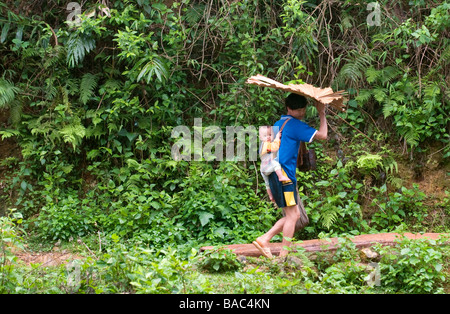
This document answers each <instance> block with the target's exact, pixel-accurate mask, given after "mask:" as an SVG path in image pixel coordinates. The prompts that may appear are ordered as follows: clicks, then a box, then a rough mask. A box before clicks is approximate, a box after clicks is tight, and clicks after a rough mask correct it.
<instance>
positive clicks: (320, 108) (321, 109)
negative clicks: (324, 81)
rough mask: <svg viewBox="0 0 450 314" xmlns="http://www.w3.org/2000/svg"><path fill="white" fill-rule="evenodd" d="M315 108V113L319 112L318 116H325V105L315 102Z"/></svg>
mask: <svg viewBox="0 0 450 314" xmlns="http://www.w3.org/2000/svg"><path fill="white" fill-rule="evenodd" d="M315 106H316V109H317V111H318V112H319V115H320V114H325V104H323V103H321V102H319V101H316V103H315Z"/></svg>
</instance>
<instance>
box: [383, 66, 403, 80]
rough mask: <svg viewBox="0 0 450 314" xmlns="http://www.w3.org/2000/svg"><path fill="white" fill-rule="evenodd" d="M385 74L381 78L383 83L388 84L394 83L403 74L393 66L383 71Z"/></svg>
mask: <svg viewBox="0 0 450 314" xmlns="http://www.w3.org/2000/svg"><path fill="white" fill-rule="evenodd" d="M382 72H383V74H382V76H381V82H382V83H383V84H386V83H387V82H391V81H393V80H394V79H395V78H396V77H398V76H399V75H400V74H401V73H402V72H401V71H400V70H399V69H398V68H396V67H393V66H387V67H385V68H384V69H383V70H382Z"/></svg>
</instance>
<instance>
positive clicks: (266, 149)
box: [261, 140, 281, 156]
mask: <svg viewBox="0 0 450 314" xmlns="http://www.w3.org/2000/svg"><path fill="white" fill-rule="evenodd" d="M280 143H281V141H280V140H274V141H273V142H264V144H263V147H262V149H261V156H264V155H265V154H267V153H273V152H276V151H278V149H280Z"/></svg>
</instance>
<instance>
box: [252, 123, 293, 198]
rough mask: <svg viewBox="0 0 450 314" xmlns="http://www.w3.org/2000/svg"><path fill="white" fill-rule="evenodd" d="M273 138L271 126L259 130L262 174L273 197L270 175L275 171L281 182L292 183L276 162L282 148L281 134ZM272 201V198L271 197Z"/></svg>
mask: <svg viewBox="0 0 450 314" xmlns="http://www.w3.org/2000/svg"><path fill="white" fill-rule="evenodd" d="M272 138H273V129H272V127H271V126H262V127H260V128H259V139H260V141H261V147H260V150H259V156H260V158H261V174H262V176H263V178H264V182H265V184H266V189H267V192H268V193H269V195H271V191H270V187H269V175H270V174H271V173H272V172H274V171H275V173H276V174H277V176H278V180H280V181H290V179H289V178H288V177H287V176H285V175H284V174H283V173H282V170H281V166H280V163H279V162H278V161H276V160H275V157H276V152H277V151H278V149H279V148H280V142H281V140H280V139H281V132H278V133H277V135H276V137H275V139H274V140H273V141H272ZM271 199H272V197H271Z"/></svg>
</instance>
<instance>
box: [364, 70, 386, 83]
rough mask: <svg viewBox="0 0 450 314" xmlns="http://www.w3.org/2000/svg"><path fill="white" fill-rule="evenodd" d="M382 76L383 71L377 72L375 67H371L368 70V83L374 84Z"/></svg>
mask: <svg viewBox="0 0 450 314" xmlns="http://www.w3.org/2000/svg"><path fill="white" fill-rule="evenodd" d="M382 74H383V71H380V70H377V69H375V68H374V67H369V68H367V70H366V80H367V82H368V83H370V84H372V83H374V82H376V81H377V80H378V79H379V78H380V76H381V75H382Z"/></svg>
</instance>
